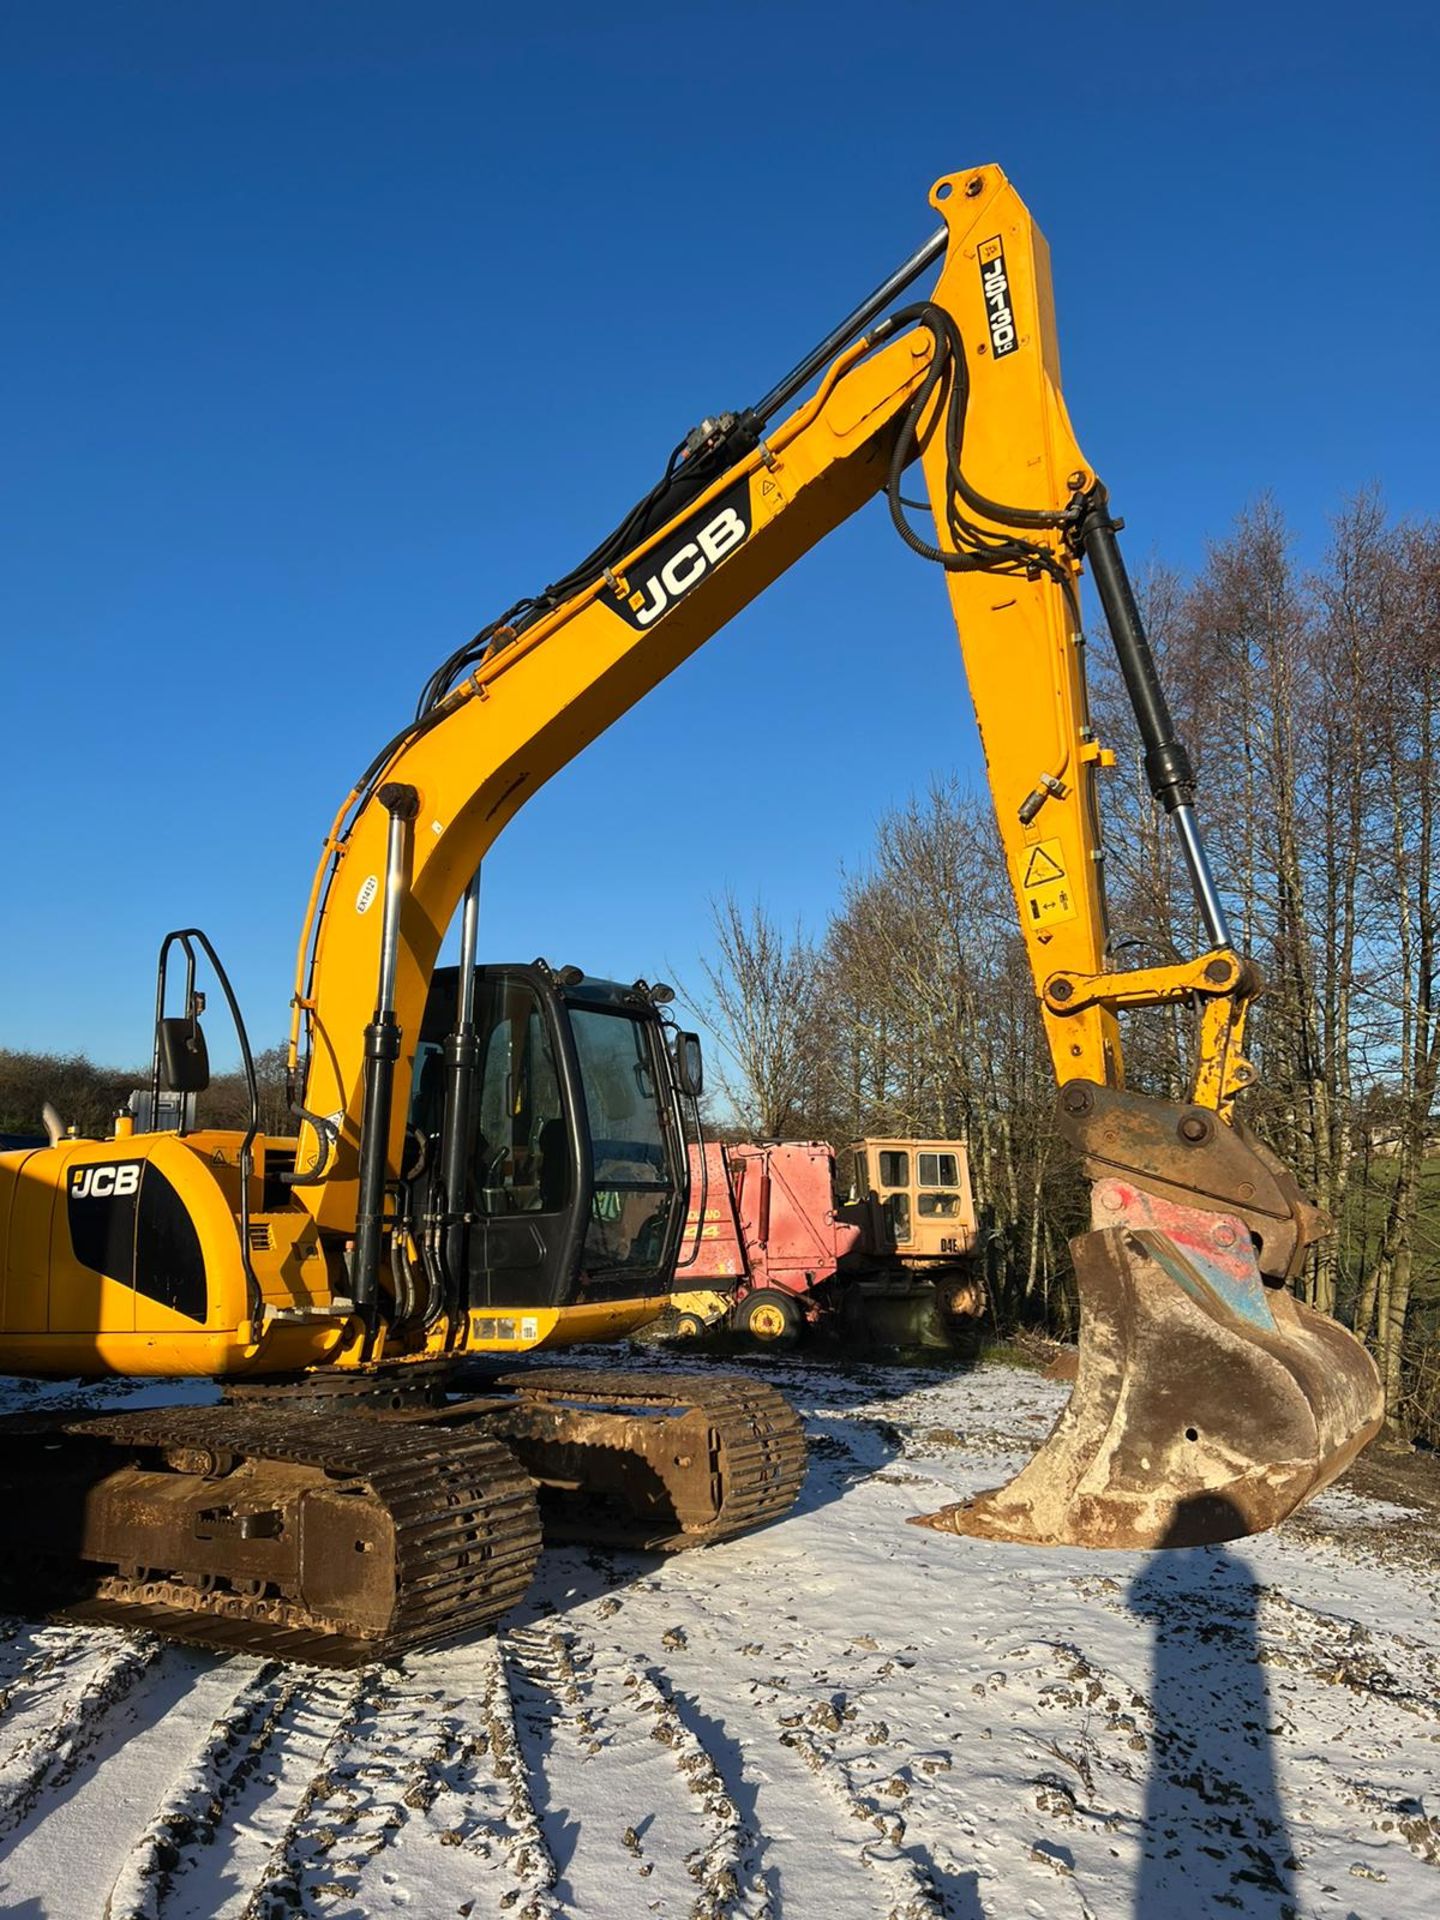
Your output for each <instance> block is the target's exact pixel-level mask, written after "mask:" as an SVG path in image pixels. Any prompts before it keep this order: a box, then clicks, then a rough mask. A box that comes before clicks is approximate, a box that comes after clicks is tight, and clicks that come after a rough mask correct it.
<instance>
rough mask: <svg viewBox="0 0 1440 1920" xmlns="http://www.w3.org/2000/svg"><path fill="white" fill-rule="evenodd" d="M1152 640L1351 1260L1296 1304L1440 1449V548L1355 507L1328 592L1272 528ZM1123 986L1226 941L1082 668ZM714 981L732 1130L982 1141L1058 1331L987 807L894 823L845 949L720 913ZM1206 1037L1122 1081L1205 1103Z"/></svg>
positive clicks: (1254, 1026) (1137, 1035)
mask: <svg viewBox="0 0 1440 1920" xmlns="http://www.w3.org/2000/svg"><path fill="white" fill-rule="evenodd" d="M1142 597H1143V600H1144V610H1145V613H1146V616H1147V620H1148V624H1149V627H1150V632H1151V638H1152V642H1153V644H1154V647H1155V652H1156V656H1157V659H1158V660H1159V662H1160V666H1161V671H1162V676H1163V678H1164V681H1165V683H1166V685H1167V688H1168V690H1169V693H1170V699H1171V704H1172V707H1173V709H1174V712H1175V716H1176V719H1177V722H1178V723H1179V728H1180V732H1181V735H1182V737H1184V738H1185V739H1186V740H1187V741H1188V743H1189V744H1190V746H1191V750H1192V754H1193V756H1194V758H1195V761H1196V765H1197V770H1198V775H1199V781H1200V809H1199V810H1200V813H1201V817H1202V820H1203V822H1204V825H1205V831H1206V835H1207V841H1208V844H1209V847H1210V852H1211V858H1212V862H1213V864H1214V866H1215V869H1216V873H1217V877H1218V879H1219V881H1220V884H1221V890H1222V893H1223V895H1224V897H1225V900H1226V904H1227V907H1228V909H1229V912H1230V915H1231V919H1232V925H1233V928H1234V933H1235V938H1236V941H1237V944H1238V945H1239V946H1240V947H1241V949H1242V950H1243V951H1245V952H1247V953H1249V954H1250V955H1251V956H1252V958H1254V959H1255V960H1256V961H1257V962H1258V963H1259V965H1260V968H1261V971H1262V972H1263V974H1264V976H1265V980H1266V991H1265V994H1264V996H1263V998H1262V999H1261V1001H1260V1002H1259V1004H1258V1005H1257V1006H1256V1007H1255V1008H1254V1009H1253V1010H1252V1013H1251V1019H1250V1027H1249V1031H1248V1033H1247V1045H1246V1050H1247V1053H1248V1054H1249V1056H1250V1057H1251V1058H1252V1059H1253V1060H1254V1062H1255V1064H1256V1066H1257V1068H1258V1071H1259V1085H1258V1086H1257V1087H1256V1088H1255V1089H1254V1091H1253V1092H1251V1093H1248V1094H1247V1095H1246V1096H1245V1097H1244V1100H1243V1102H1242V1106H1243V1109H1244V1113H1245V1117H1246V1118H1247V1119H1248V1120H1249V1121H1250V1122H1251V1123H1252V1124H1253V1125H1254V1126H1255V1127H1256V1128H1257V1129H1258V1130H1259V1131H1260V1132H1261V1133H1262V1134H1263V1135H1264V1136H1265V1137H1266V1138H1267V1139H1268V1140H1269V1141H1270V1143H1271V1144H1272V1145H1273V1146H1274V1147H1275V1148H1276V1149H1277V1150H1278V1151H1279V1152H1280V1153H1281V1154H1282V1155H1283V1156H1284V1157H1285V1159H1286V1160H1287V1161H1288V1162H1289V1163H1290V1165H1291V1166H1292V1167H1294V1169H1295V1170H1296V1172H1297V1174H1298V1175H1299V1177H1300V1179H1301V1181H1302V1183H1303V1184H1304V1185H1305V1186H1306V1187H1307V1189H1308V1190H1309V1191H1310V1192H1311V1193H1312V1194H1313V1195H1314V1196H1315V1197H1316V1198H1317V1199H1318V1201H1319V1202H1320V1204H1321V1206H1322V1207H1323V1208H1324V1209H1325V1211H1326V1212H1327V1213H1328V1214H1329V1216H1330V1218H1331V1220H1332V1222H1333V1227H1334V1230H1333V1232H1332V1233H1331V1234H1330V1235H1329V1236H1328V1237H1327V1238H1326V1239H1325V1240H1323V1241H1322V1242H1321V1243H1320V1245H1319V1246H1318V1247H1317V1248H1316V1249H1315V1250H1314V1251H1313V1253H1312V1255H1311V1257H1310V1260H1309V1263H1308V1265H1307V1268H1306V1271H1305V1274H1304V1277H1303V1281H1302V1282H1301V1290H1302V1291H1303V1293H1304V1296H1305V1297H1306V1298H1307V1299H1308V1300H1309V1301H1311V1302H1312V1303H1313V1304H1314V1305H1316V1306H1319V1307H1321V1308H1323V1309H1324V1310H1325V1311H1326V1312H1331V1313H1336V1314H1338V1316H1339V1317H1340V1318H1341V1319H1342V1320H1344V1321H1345V1322H1346V1323H1347V1324H1349V1325H1351V1326H1353V1327H1354V1328H1355V1330H1356V1331H1357V1332H1358V1333H1359V1334H1360V1335H1361V1337H1362V1338H1363V1339H1365V1340H1366V1341H1367V1342H1368V1343H1369V1345H1370V1346H1371V1348H1372V1350H1373V1351H1374V1353H1375V1355H1376V1358H1377V1362H1378V1364H1379V1366H1380V1370H1381V1374H1382V1376H1383V1379H1384V1382H1385V1388H1386V1395H1387V1402H1388V1406H1389V1408H1390V1413H1391V1418H1392V1421H1393V1422H1395V1423H1396V1424H1397V1425H1398V1426H1400V1427H1402V1428H1403V1429H1404V1430H1406V1431H1407V1432H1410V1433H1416V1434H1424V1435H1427V1436H1428V1437H1429V1438H1430V1439H1431V1440H1432V1441H1434V1440H1436V1439H1440V1116H1437V1081H1440V1017H1437V1007H1436V995H1437V974H1440V526H1437V525H1435V524H1433V523H1432V524H1425V525H1413V524H1398V523H1396V522H1394V521H1392V520H1391V519H1390V518H1388V517H1387V515H1386V513H1385V511H1384V508H1383V506H1382V504H1381V502H1380V500H1379V499H1378V497H1377V496H1376V495H1374V494H1373V493H1364V494H1361V495H1360V496H1358V497H1357V498H1355V499H1353V500H1351V501H1349V502H1348V503H1347V504H1346V505H1345V506H1344V507H1343V508H1342V510H1341V511H1340V512H1339V513H1338V514H1337V515H1336V517H1335V519H1334V521H1333V522H1332V525H1331V528H1330V535H1329V541H1328V545H1327V548H1326V551H1325V554H1324V557H1323V559H1322V561H1321V563H1320V564H1319V565H1318V566H1317V567H1315V568H1314V569H1311V570H1308V571H1307V570H1305V569H1304V568H1302V567H1301V566H1300V565H1299V563H1298V562H1297V559H1296V554H1295V543H1294V540H1293V537H1292V535H1291V532H1290V530H1289V528H1288V527H1287V526H1286V524H1285V521H1284V519H1283V517H1282V515H1281V514H1280V512H1279V510H1278V509H1277V508H1276V507H1275V505H1274V504H1273V503H1272V502H1271V501H1269V500H1261V501H1260V502H1259V503H1258V504H1257V505H1255V506H1253V507H1251V508H1250V509H1248V510H1247V511H1246V512H1245V513H1243V514H1242V515H1241V516H1240V517H1239V519H1238V520H1237V521H1236V523H1235V525H1234V527H1233V529H1232V530H1231V532H1230V533H1229V535H1228V536H1227V537H1226V538H1224V539H1222V540H1219V541H1217V542H1215V543H1214V544H1213V545H1212V546H1211V548H1210V550H1209V552H1208V554H1207V557H1206V560H1205V562H1204V565H1203V566H1202V567H1201V568H1200V570H1199V572H1198V574H1197V575H1196V576H1195V577H1194V578H1191V579H1183V578H1181V577H1180V575H1178V574H1177V573H1176V572H1174V571H1173V570H1170V569H1168V568H1165V567H1161V566H1157V567H1155V568H1153V569H1151V571H1150V574H1149V577H1148V579H1147V580H1146V582H1145V583H1144V592H1143V596H1142ZM1088 655H1089V659H1088V667H1089V673H1090V682H1091V700H1092V717H1093V718H1094V720H1095V722H1096V725H1097V730H1098V732H1099V736H1100V738H1101V739H1102V740H1104V741H1105V743H1106V744H1107V745H1111V746H1114V747H1115V748H1116V750H1117V753H1118V755H1119V765H1118V767H1117V769H1116V770H1115V771H1114V772H1113V773H1110V774H1109V775H1106V776H1104V780H1105V784H1104V785H1103V787H1102V816H1103V822H1104V845H1105V875H1106V893H1107V900H1108V907H1109V916H1110V921H1111V929H1112V950H1113V958H1114V962H1115V964H1117V965H1120V966H1126V965H1143V964H1153V963H1156V962H1159V961H1163V960H1168V959H1178V958H1181V957H1183V956H1186V955H1190V954H1195V953H1198V952H1201V951H1203V949H1204V947H1205V946H1206V944H1207V942H1206V939H1205V936H1204V933H1203V931H1202V929H1201V927H1200V925H1199V922H1198V918H1197V915H1196V912H1195V908H1194V903H1193V898H1192V895H1191V892H1190V888H1189V883H1188V880H1187V878H1186V875H1185V872H1184V869H1183V865H1182V862H1181V860H1180V856H1179V853H1178V849H1177V847H1176V845H1175V842H1174V839H1173V836H1172V834H1171V832H1170V831H1169V829H1168V826H1167V823H1166V821H1165V819H1164V818H1163V816H1161V815H1159V814H1158V813H1157V811H1156V809H1155V807H1154V805H1153V803H1152V802H1151V799H1150V794H1149V790H1148V787H1147V785H1146V782H1145V779H1144V775H1143V770H1142V766H1141V755H1140V747H1139V742H1138V739H1137V738H1136V736H1135V729H1134V724H1133V721H1132V719H1131V717H1130V712H1129V707H1128V704H1127V702H1126V699H1125V694H1124V689H1123V686H1122V684H1121V683H1120V679H1119V674H1118V671H1117V670H1116V668H1115V666H1114V664H1113V659H1112V658H1111V656H1110V655H1109V652H1108V642H1106V641H1103V640H1101V641H1098V642H1097V643H1096V644H1095V645H1093V646H1092V647H1090V648H1089V649H1088ZM703 964H704V972H705V976H706V983H707V988H708V994H707V998H708V1013H709V1020H710V1024H711V1025H712V1027H713V1028H714V1030H715V1032H716V1033H717V1035H718V1037H719V1039H720V1041H721V1045H722V1052H723V1055H724V1059H723V1061H722V1063H721V1075H722V1078H723V1079H724V1081H725V1083H726V1090H727V1093H728V1097H729V1099H730V1101H731V1103H732V1105H733V1107H734V1109H735V1112H736V1115H737V1119H738V1121H739V1124H740V1125H741V1126H742V1127H744V1128H746V1129H747V1130H751V1131H753V1132H755V1133H758V1134H760V1135H762V1136H765V1137H770V1138H780V1137H786V1136H789V1137H792V1138H793V1137H797V1136H807V1137H817V1138H827V1139H831V1140H834V1141H836V1142H837V1144H838V1143H841V1142H844V1141H846V1140H850V1139H855V1138H860V1137H862V1136H864V1135H865V1134H873V1133H898V1134H921V1135H924V1134H929V1135H939V1136H949V1135H952V1134H964V1135H965V1136H967V1137H968V1139H969V1141H970V1144H971V1158H972V1166H973V1172H974V1179H975V1183H976V1188H977V1198H978V1200H979V1203H980V1206H981V1209H982V1214H983V1218H984V1221H985V1229H984V1253H985V1260H986V1264H987V1269H988V1274H989V1279H990V1284H991V1292H992V1300H993V1302H994V1311H995V1314H996V1318H997V1321H998V1322H999V1324H1000V1325H1001V1327H1002V1328H1012V1327H1015V1326H1017V1325H1020V1324H1023V1323H1027V1322H1028V1323H1035V1324H1041V1325H1045V1326H1048V1327H1050V1328H1052V1329H1055V1330H1067V1329H1068V1328H1070V1327H1071V1326H1073V1323H1074V1315H1075V1303H1074V1298H1073V1289H1072V1283H1071V1280H1070V1277H1069V1271H1068V1262H1067V1258H1066V1242H1067V1240H1068V1238H1069V1236H1070V1235H1071V1234H1073V1233H1075V1232H1077V1231H1079V1230H1080V1229H1081V1228H1082V1226H1083V1225H1084V1224H1085V1216H1086V1205H1085V1196H1084V1192H1083V1188H1082V1183H1081V1181H1080V1179H1079V1176H1078V1172H1077V1170H1076V1168H1075V1167H1074V1165H1073V1164H1072V1162H1071V1161H1070V1159H1069V1157H1068V1155H1067V1154H1066V1152H1065V1150H1064V1149H1063V1148H1062V1147H1061V1145H1060V1142H1059V1140H1058V1136H1057V1133H1056V1130H1055V1126H1054V1121H1053V1111H1054V1083H1053V1077H1052V1071H1051V1067H1050V1063H1049V1056H1048V1054H1047V1052H1046V1049H1045V1045H1044V1037H1043V1033H1042V1029H1041V1025H1040V1020H1039V1015H1038V1009H1037V1005H1036V1000H1035V994H1034V989H1033V986H1032V983H1031V980H1030V975H1029V970H1028V967H1027V964H1026V961H1025V956H1024V951H1023V947H1022V944H1021V941H1020V937H1019V934H1018V930H1017V927H1016V921H1015V908H1014V902H1013V897H1012V894H1011V890H1010V885H1009V880H1008V877H1007V874H1006V871H1005V865H1004V860H1003V857H1002V855H1001V851H1000V846H999V841H998V837H997V835H996V832H995V828H994V823H993V820H992V818H991V811H990V802H989V798H988V795H986V794H976V793H972V792H969V791H967V790H965V789H964V788H962V787H961V786H959V785H958V784H956V783H955V782H953V781H950V782H942V783H937V784H936V785H934V786H932V787H931V789H930V790H929V791H928V792H926V793H924V794H921V795H918V796H916V797H915V798H914V799H912V800H911V801H910V802H909V803H908V804H907V805H905V806H903V807H901V808H899V809H898V810H896V811H894V812H892V813H890V814H888V815H886V816H885V817H884V818H883V819H882V820H881V821H880V822H879V824H878V826H877V829H876V834H875V840H874V844H873V846H872V848H871V850H870V853H869V857H868V859H867V860H866V861H865V863H864V865H863V866H862V867H861V868H860V869H859V870H858V871H856V872H853V873H850V874H847V875H845V876H843V877H842V880H841V883H840V886H839V890H838V898H837V900H836V903H835V906H834V909H833V911H832V912H831V914H830V916H829V919H828V922H827V924H826V925H825V926H824V928H823V929H822V930H821V931H820V932H819V933H818V934H817V935H814V936H808V935H806V934H805V933H804V932H803V931H801V930H800V929H799V928H796V929H794V930H787V928H786V927H785V926H784V925H783V924H782V923H781V922H780V921H778V920H777V919H776V918H775V917H774V916H773V915H772V914H771V913H770V912H769V911H768V910H767V909H766V908H764V907H763V906H760V905H756V906H754V907H747V906H744V905H742V904H741V903H739V902H738V901H737V900H735V899H734V898H733V897H731V898H726V899H724V900H722V901H720V902H718V903H717V904H716V908H715V939H714V946H713V950H712V953H711V955H710V956H709V959H708V961H706V962H705V963H703ZM1192 1037H1193V1036H1192V1022H1191V1017H1190V1015H1189V1013H1188V1011H1187V1010H1186V1009H1184V1008H1173V1009H1165V1010H1163V1011H1157V1012H1151V1013H1147V1014H1145V1015H1142V1016H1140V1017H1139V1018H1135V1017H1133V1016H1132V1017H1130V1018H1128V1019H1127V1021H1126V1023H1125V1042H1126V1060H1127V1078H1128V1080H1129V1083H1130V1084H1131V1085H1134V1086H1138V1087H1140V1088H1142V1089H1144V1090H1148V1091H1153V1092H1163V1093H1166V1094H1168V1095H1170V1096H1172V1097H1177V1096H1183V1095H1184V1093H1185V1092H1186V1090H1187V1086H1188V1065H1189V1059H1190V1049H1191V1044H1192Z"/></svg>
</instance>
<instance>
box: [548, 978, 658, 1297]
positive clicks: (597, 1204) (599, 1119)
mask: <svg viewBox="0 0 1440 1920" xmlns="http://www.w3.org/2000/svg"><path fill="white" fill-rule="evenodd" d="M570 1022H571V1031H572V1032H573V1034H574V1036H575V1053H576V1057H577V1059H578V1061H579V1064H580V1078H581V1082H582V1084H583V1086H584V1089H585V1112H586V1117H587V1119H588V1121H589V1124H590V1144H591V1149H592V1151H593V1154H594V1168H595V1171H594V1181H595V1185H594V1199H593V1200H592V1202H591V1207H590V1220H589V1223H588V1226H587V1229H586V1234H585V1251H584V1255H583V1259H584V1264H585V1266H586V1268H587V1269H588V1270H589V1272H590V1273H591V1274H594V1275H599V1274H617V1273H623V1274H628V1275H631V1276H636V1277H638V1276H640V1275H641V1274H644V1273H646V1272H653V1271H655V1270H656V1269H658V1268H659V1266H660V1264H661V1261H662V1259H663V1257H664V1254H665V1247H666V1241H667V1238H668V1229H669V1225H670V1219H671V1210H672V1208H673V1207H674V1205H675V1199H676V1187H677V1181H676V1176H675V1169H674V1167H673V1165H672V1163H671V1162H672V1156H671V1150H670V1144H669V1141H668V1139H667V1137H666V1129H665V1124H664V1117H663V1114H662V1109H661V1100H662V1098H663V1097H664V1096H663V1093H662V1090H661V1088H660V1087H659V1086H657V1084H656V1072H655V1063H654V1057H653V1055H652V1052H651V1049H650V1045H649V1040H648V1036H647V1030H646V1028H645V1026H644V1025H642V1023H641V1022H640V1021H638V1020H632V1019H631V1018H630V1017H629V1016H628V1015H627V1014H624V1013H621V1012H619V1011H611V1010H609V1009H602V1008H599V1007H578V1006H575V1005H573V1004H572V1005H571V1008H570Z"/></svg>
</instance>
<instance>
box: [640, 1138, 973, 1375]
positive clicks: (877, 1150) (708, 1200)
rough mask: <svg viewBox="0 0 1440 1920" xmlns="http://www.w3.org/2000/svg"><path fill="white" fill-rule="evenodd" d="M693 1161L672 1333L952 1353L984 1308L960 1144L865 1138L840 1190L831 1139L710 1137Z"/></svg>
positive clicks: (852, 1152)
mask: <svg viewBox="0 0 1440 1920" xmlns="http://www.w3.org/2000/svg"><path fill="white" fill-rule="evenodd" d="M690 1155H691V1168H690V1174H691V1179H690V1214H689V1217H688V1219H687V1221H686V1223H685V1234H684V1236H683V1238H682V1241H681V1249H682V1251H681V1264H680V1275H679V1278H680V1279H681V1280H682V1282H683V1283H684V1285H685V1289H686V1290H685V1291H683V1292H677V1293H676V1294H675V1295H674V1297H673V1310H674V1317H673V1319H672V1321H671V1323H670V1325H671V1331H672V1332H673V1333H675V1334H677V1335H680V1336H684V1337H694V1336H696V1335H698V1334H701V1333H703V1332H705V1331H706V1330H707V1329H710V1328H714V1327H719V1326H722V1325H728V1326H730V1327H731V1328H732V1329H734V1330H735V1331H737V1332H740V1333H745V1334H748V1335H749V1336H750V1337H751V1338H753V1339H755V1340H759V1341H763V1342H765V1343H767V1344H768V1343H775V1344H787V1343H790V1342H793V1341H794V1340H796V1339H797V1338H799V1336H800V1335H801V1333H802V1332H804V1331H805V1330H807V1329H809V1328H825V1329H827V1330H829V1331H832V1332H836V1333H857V1334H863V1336H864V1337H865V1338H866V1339H867V1340H870V1341H873V1342H877V1343H878V1344H880V1345H885V1346H896V1347H912V1346H943V1347H948V1346H950V1345H951V1344H952V1342H953V1338H954V1334H955V1332H956V1330H957V1328H958V1327H959V1326H961V1325H963V1324H964V1323H965V1322H966V1321H967V1320H970V1319H973V1318H975V1317H976V1316H978V1315H979V1314H980V1313H981V1312H982V1311H983V1309H984V1305H985V1289H984V1285H983V1282H982V1281H981V1278H980V1274H979V1268H978V1264H977V1262H976V1260H975V1257H974V1249H975V1204H974V1197H973V1195H972V1193H971V1188H970V1163H969V1156H968V1154H967V1152H966V1148H965V1142H964V1141H963V1140H862V1141H860V1142H859V1143H858V1144H857V1145H855V1146H853V1147H851V1148H849V1149H848V1150H847V1154H846V1156H845V1158H846V1159H848V1160H849V1162H850V1167H849V1169H848V1170H845V1171H846V1172H847V1176H848V1177H847V1180H846V1181H844V1182H842V1183H840V1184H837V1178H836V1155H835V1150H834V1148H833V1147H831V1146H829V1145H828V1144H827V1143H826V1142H825V1141H823V1140H786V1141H770V1142H766V1143H764V1144H761V1145H748V1144H747V1145H741V1146H722V1145H720V1144H718V1143H715V1142H711V1143H707V1145H706V1146H705V1148H704V1150H703V1160H702V1156H701V1150H700V1149H699V1148H696V1147H692V1148H691V1150H690ZM845 1185H848V1197H846V1198H844V1199H841V1198H839V1197H838V1196H839V1194H840V1192H841V1191H842V1187H843V1186H845Z"/></svg>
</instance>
